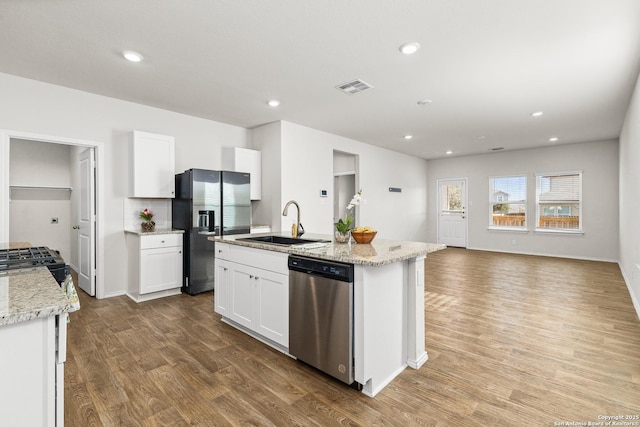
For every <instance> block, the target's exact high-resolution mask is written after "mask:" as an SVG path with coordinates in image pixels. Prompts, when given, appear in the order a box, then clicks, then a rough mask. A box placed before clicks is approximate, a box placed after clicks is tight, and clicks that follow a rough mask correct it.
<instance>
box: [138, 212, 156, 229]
mask: <svg viewBox="0 0 640 427" xmlns="http://www.w3.org/2000/svg"><path fill="white" fill-rule="evenodd" d="M140 218H142V220H143V221H142V223H141V224H140V226H141V227H142V231H144V232H151V231H154V230H155V228H156V223H155V222H154V221H153V212H151V211H150V210H149V209H146V208H145V210H143V211H141V212H140Z"/></svg>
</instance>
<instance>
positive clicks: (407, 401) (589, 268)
mask: <svg viewBox="0 0 640 427" xmlns="http://www.w3.org/2000/svg"><path fill="white" fill-rule="evenodd" d="M212 299H213V296H212V293H210V292H209V293H206V294H201V295H198V296H195V297H191V296H187V295H180V296H174V297H169V298H164V299H161V300H155V301H151V302H146V303H141V304H136V303H134V302H133V301H131V300H130V299H129V298H127V297H125V296H123V297H117V298H110V299H106V300H96V299H94V298H89V297H87V296H86V295H85V294H84V293H82V292H80V300H81V305H82V308H81V310H80V311H78V312H75V313H72V314H71V323H70V324H69V334H68V356H67V363H66V365H65V422H66V425H67V426H83V427H84V426H187V425H207V426H233V425H260V426H289V425H299V426H316V425H317V426H328V425H353V426H356V425H362V426H373V425H379V426H412V425H433V426H480V425H482V426H511V425H513V426H515V425H527V426H553V425H560V424H554V423H556V422H557V423H563V422H564V423H566V422H568V421H572V422H584V423H588V422H592V423H595V422H598V421H602V420H601V419H599V417H601V416H611V415H629V416H634V415H635V416H638V415H640V321H638V319H637V317H636V313H635V311H634V309H633V305H632V302H631V299H630V297H629V294H628V291H627V288H626V285H625V283H624V281H623V279H622V276H621V274H620V271H619V268H618V266H617V265H616V264H611V263H600V262H590V261H577V260H566V259H557V258H545V257H533V256H522V255H509V254H498V253H490V252H480V251H467V250H464V249H453V248H450V249H446V250H444V251H440V252H437V253H434V254H430V255H429V257H428V258H427V260H426V268H425V304H426V320H425V322H426V325H425V326H426V346H427V352H428V354H429V360H428V361H427V363H426V364H425V365H424V366H423V367H422V368H421V369H419V370H417V371H416V370H413V369H410V368H408V369H406V370H405V371H404V372H402V373H401V374H400V376H398V377H397V378H396V379H395V380H394V381H393V382H392V383H391V384H390V385H389V386H387V387H386V388H385V389H384V390H383V391H382V392H380V393H379V394H378V395H377V396H376V397H375V398H368V397H366V396H364V395H362V394H360V393H358V392H357V391H355V390H353V389H351V388H349V387H347V386H345V385H343V384H342V383H340V382H338V381H336V380H333V379H331V378H329V377H327V376H325V375H322V374H320V373H318V372H316V371H314V370H313V369H312V368H310V367H308V366H305V365H303V364H301V363H298V362H296V361H295V360H292V359H290V358H289V357H287V356H285V355H283V354H281V353H279V352H277V351H274V350H272V349H270V348H269V347H267V346H265V345H263V344H262V343H260V342H258V341H256V340H254V339H252V338H250V337H248V336H246V335H244V334H243V333H241V332H238V331H236V330H235V329H233V328H231V327H230V326H228V325H226V324H224V323H222V322H221V321H220V320H219V316H217V315H216V314H215V313H214V312H213V301H212ZM621 421H631V422H637V423H639V424H636V425H640V419H635V420H621Z"/></svg>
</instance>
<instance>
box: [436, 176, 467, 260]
mask: <svg viewBox="0 0 640 427" xmlns="http://www.w3.org/2000/svg"><path fill="white" fill-rule="evenodd" d="M467 216H468V215H467V180H466V179H465V178H463V179H447V180H438V243H443V244H445V245H447V246H457V247H462V248H466V247H467Z"/></svg>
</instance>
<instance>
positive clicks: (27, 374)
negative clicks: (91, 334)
mask: <svg viewBox="0 0 640 427" xmlns="http://www.w3.org/2000/svg"><path fill="white" fill-rule="evenodd" d="M66 320H67V316H66V314H63V315H59V316H50V317H43V318H37V319H32V320H29V321H25V322H20V323H15V324H11V325H3V326H0V342H1V343H2V350H1V351H0V378H1V381H2V387H0V424H1V425H3V426H51V427H53V426H58V427H62V426H64V362H65V360H66V339H67V334H66V330H67V323H66Z"/></svg>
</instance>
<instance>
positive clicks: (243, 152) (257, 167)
mask: <svg viewBox="0 0 640 427" xmlns="http://www.w3.org/2000/svg"><path fill="white" fill-rule="evenodd" d="M222 169H224V170H229V171H235V172H245V173H248V174H250V175H251V200H260V199H261V198H262V153H261V152H260V151H256V150H249V149H247V148H239V147H222Z"/></svg>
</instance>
